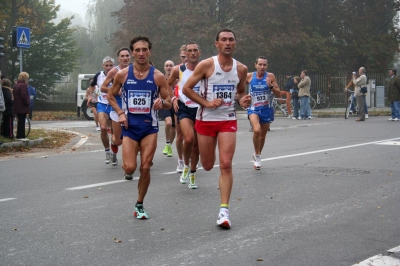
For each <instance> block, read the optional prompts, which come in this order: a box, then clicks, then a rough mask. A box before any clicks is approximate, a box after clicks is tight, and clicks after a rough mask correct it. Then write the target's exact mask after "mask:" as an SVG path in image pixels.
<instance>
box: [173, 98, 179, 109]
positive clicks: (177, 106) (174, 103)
mask: <svg viewBox="0 0 400 266" xmlns="http://www.w3.org/2000/svg"><path fill="white" fill-rule="evenodd" d="M178 101H179V99H178V98H175V99H174V100H173V101H172V104H173V106H174V111H175V113H176V112H178V110H179V105H178Z"/></svg>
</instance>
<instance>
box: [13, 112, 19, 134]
mask: <svg viewBox="0 0 400 266" xmlns="http://www.w3.org/2000/svg"><path fill="white" fill-rule="evenodd" d="M17 126H18V118H17V116H14V119H13V134H14V136H13V137H14V138H16V137H17Z"/></svg>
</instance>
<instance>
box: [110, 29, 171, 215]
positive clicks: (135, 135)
mask: <svg viewBox="0 0 400 266" xmlns="http://www.w3.org/2000/svg"><path fill="white" fill-rule="evenodd" d="M151 46H152V43H151V42H150V40H149V38H147V37H144V36H138V37H135V38H133V39H132V40H131V43H130V47H129V48H130V50H131V52H132V57H133V59H134V63H133V65H130V66H129V67H127V68H124V69H122V70H120V71H119V72H118V73H117V74H116V75H115V78H114V83H113V85H112V87H111V89H110V90H111V96H110V97H109V99H108V100H109V102H110V104H111V106H112V107H113V108H114V110H115V111H116V112H117V114H118V117H119V122H120V123H121V124H123V129H122V135H123V139H122V160H123V164H122V168H123V169H124V170H125V179H127V180H132V175H133V173H134V172H135V170H136V168H137V162H136V158H137V154H138V151H139V147H140V178H139V182H138V197H137V202H136V205H135V211H134V216H135V217H136V218H138V219H147V218H148V217H149V216H148V215H147V213H146V212H145V211H144V208H143V200H144V198H145V196H146V193H147V189H148V187H149V184H150V166H151V164H152V161H153V157H154V153H155V151H156V148H157V133H158V114H157V113H158V112H157V110H160V109H164V110H169V109H170V108H171V98H170V93H169V91H168V87H167V82H166V80H165V77H164V75H163V74H162V73H161V72H160V71H159V70H157V69H155V68H154V67H153V66H151V65H150V63H149V57H150V55H151ZM121 88H123V93H122V98H123V101H122V108H121V107H119V106H118V103H117V101H116V100H115V95H117V94H118V92H119V90H120V89H121Z"/></svg>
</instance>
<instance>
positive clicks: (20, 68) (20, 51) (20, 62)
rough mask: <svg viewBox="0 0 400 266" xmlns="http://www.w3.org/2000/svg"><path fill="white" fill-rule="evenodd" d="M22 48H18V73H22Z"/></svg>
mask: <svg viewBox="0 0 400 266" xmlns="http://www.w3.org/2000/svg"><path fill="white" fill-rule="evenodd" d="M22 61H23V60H22V48H19V73H21V72H22Z"/></svg>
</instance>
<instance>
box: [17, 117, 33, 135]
mask: <svg viewBox="0 0 400 266" xmlns="http://www.w3.org/2000/svg"><path fill="white" fill-rule="evenodd" d="M17 128H18V117H17V116H14V120H13V133H14V138H16V137H17ZM30 132H31V120H30V119H29V118H28V117H26V118H25V138H26V137H28V135H29V133H30Z"/></svg>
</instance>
